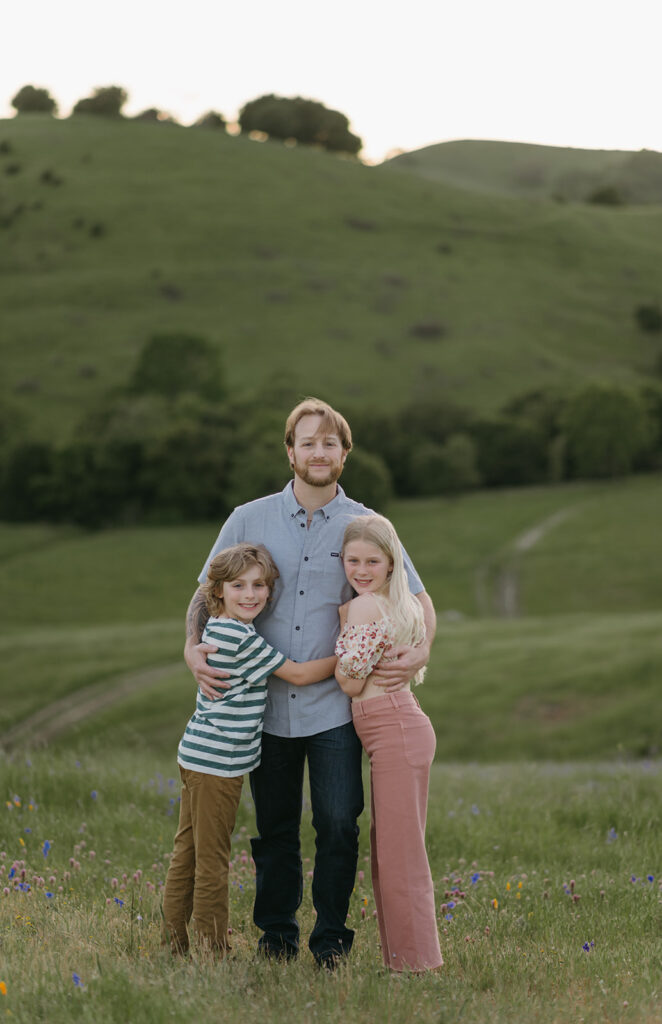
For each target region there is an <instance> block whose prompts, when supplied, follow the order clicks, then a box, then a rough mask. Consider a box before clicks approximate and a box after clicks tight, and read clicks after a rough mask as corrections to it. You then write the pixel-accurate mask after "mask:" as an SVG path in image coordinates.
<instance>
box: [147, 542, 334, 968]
mask: <svg viewBox="0 0 662 1024" xmlns="http://www.w3.org/2000/svg"><path fill="white" fill-rule="evenodd" d="M277 577H278V569H277V568H276V565H275V564H274V561H273V559H272V557H271V555H270V554H269V552H268V551H267V549H266V548H264V547H262V546H261V545H255V544H248V543H241V544H235V545H233V546H232V547H230V548H226V549H225V550H223V551H221V552H219V554H217V555H216V556H215V557H214V558H213V559H212V561H211V563H210V565H209V568H208V571H207V581H206V583H204V584H203V585H202V591H203V593H204V596H205V600H206V603H207V607H208V610H209V614H210V618H209V620H208V622H207V625H206V628H205V633H204V637H203V639H204V642H205V643H208V644H213V645H214V646H216V647H217V652H216V653H215V654H209V657H208V660H209V663H210V665H214V666H215V667H216V668H220V669H223V670H224V671H225V672H227V673H229V675H230V677H231V687H230V689H228V690H226V691H224V692H223V694H222V696H219V698H218V699H216V700H214V699H209V698H207V697H205V696H204V694H203V693H202V691H201V690H198V697H197V703H196V710H195V714H194V715H193V717H192V718H191V719H190V721H189V722H188V725H187V726H186V729H185V731H184V735H183V737H182V739H181V742H180V744H179V750H178V754H177V763H178V765H179V771H180V774H181V777H182V796H181V806H180V815H179V827H178V830H177V834H176V836H175V846H174V851H173V855H172V859H171V862H170V868H169V870H168V876H167V878H166V884H165V892H164V897H163V914H164V920H165V927H166V930H167V933H168V938H169V940H170V945H171V948H172V950H173V952H177V953H185V952H186V951H187V950H188V947H189V932H188V923H189V921H190V918H191V915H193V917H194V919H195V927H196V931H197V935H198V938H199V940H200V943H201V945H202V946H203V947H205V948H208V949H211V950H216V951H218V952H219V953H220V954H221V955H222V954H223V953H224V952H225V951H226V949H227V930H228V869H229V862H230V847H231V837H232V831H233V829H234V824H235V819H236V815H237V807H238V806H239V798H240V796H241V786H242V780H243V775H244V774H245V773H246V772H250V771H252V770H253V768H255V767H257V765H259V763H260V745H261V735H262V720H263V717H264V709H265V705H266V700H267V677H268V676H269V675H270V674H274V675H277V676H278V677H279V678H280V679H285V680H286V681H287V682H289V683H291V684H293V685H294V686H306V685H307V684H309V683H315V682H319V681H320V680H322V679H326V678H328V676H329V675H332V674H333V672H334V670H335V664H336V659H335V657H329V658H319V659H317V660H315V661H307V662H301V663H296V662H294V661H290V659H289V658H286V657H285V655H283V654H281V653H280V652H279V651H276V650H275V649H274V648H273V647H271V646H270V645H269V644H268V643H267V642H266V640H264V639H263V638H262V637H261V636H259V635H258V634H257V633H256V632H255V628H254V627H253V624H252V623H253V619H255V617H256V616H257V615H259V613H260V612H261V611H262V610H263V609H264V607H265V606H266V604H267V601H268V600H269V599H270V597H271V594H272V591H273V587H274V583H275V581H276V579H277Z"/></svg>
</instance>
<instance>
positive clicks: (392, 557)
mask: <svg viewBox="0 0 662 1024" xmlns="http://www.w3.org/2000/svg"><path fill="white" fill-rule="evenodd" d="M353 540H362V541H366V542H367V543H369V544H374V545H375V547H378V548H379V550H380V551H382V552H383V553H384V554H385V555H386V557H387V558H388V559H389V561H390V562H391V563H392V565H393V569H392V570H391V572H390V573H389V576H388V579H387V580H386V582H385V583H384V585H383V587H381V589H380V590H378V591H376V592H375V597H376V598H377V602H378V604H379V605H380V607H383V610H384V614H385V615H388V617H389V619H390V620H391V622H392V623H393V644H394V645H397V644H409V645H411V646H413V647H415V646H416V645H417V644H420V643H422V642H423V640H425V620H424V618H423V607H422V605H421V602H420V601H419V600H418V599H417V598H415V597H414V595H413V594H412V593H411V591H410V589H409V581H408V579H407V573H406V571H405V565H404V560H403V557H402V545H401V544H400V540H399V538H398V535H397V533H396V532H395V527H394V526H393V524H392V523H391V522H390V521H389V520H388V519H386V518H385V517H384V516H378V515H370V516H357V517H356V519H352V521H351V522H350V523H349V524H348V526H347V527H346V529H345V535H344V537H343V542H342V550H341V556H342V557H343V558H344V557H345V548H346V547H347V545H348V544H350V543H351V542H352V541H353ZM424 675H425V668H422V669H420V670H419V671H418V672H417V673H416V675H415V677H414V682H415V683H422V682H423V676H424Z"/></svg>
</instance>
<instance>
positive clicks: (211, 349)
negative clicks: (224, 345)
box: [129, 332, 225, 402]
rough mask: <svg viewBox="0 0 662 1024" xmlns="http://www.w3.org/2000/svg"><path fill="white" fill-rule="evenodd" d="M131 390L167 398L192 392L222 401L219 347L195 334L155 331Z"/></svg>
mask: <svg viewBox="0 0 662 1024" xmlns="http://www.w3.org/2000/svg"><path fill="white" fill-rule="evenodd" d="M129 391H131V392H133V393H134V394H138V395H141V394H150V393H153V394H157V395H163V396H164V397H165V398H174V397H175V396H177V395H180V394H183V393H186V392H189V393H191V394H195V395H199V396H200V397H201V398H205V399H207V400H208V401H210V402H214V401H217V402H218V401H220V400H221V399H222V398H223V396H224V394H225V383H224V379H223V372H222V369H221V359H220V353H219V351H218V348H217V347H216V346H215V345H213V344H212V343H211V342H210V341H208V340H207V339H206V338H202V337H198V336H197V335H194V334H185V333H183V332H181V333H172V334H155V335H153V337H151V338H150V339H149V341H148V342H147V343H146V344H145V345H143V347H142V349H141V350H140V353H139V355H138V360H137V362H136V366H135V368H134V370H133V373H132V374H131V377H130V380H129Z"/></svg>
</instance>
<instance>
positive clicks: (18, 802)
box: [14, 795, 21, 807]
mask: <svg viewBox="0 0 662 1024" xmlns="http://www.w3.org/2000/svg"><path fill="white" fill-rule="evenodd" d="M14 806H15V807H20V806H21V798H20V796H16V795H14Z"/></svg>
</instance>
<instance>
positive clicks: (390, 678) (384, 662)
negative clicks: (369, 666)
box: [370, 643, 430, 693]
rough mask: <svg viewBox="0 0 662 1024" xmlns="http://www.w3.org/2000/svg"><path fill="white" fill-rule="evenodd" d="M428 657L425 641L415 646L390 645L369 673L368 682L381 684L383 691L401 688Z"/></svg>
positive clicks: (428, 651) (388, 691) (426, 661)
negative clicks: (386, 652)
mask: <svg viewBox="0 0 662 1024" xmlns="http://www.w3.org/2000/svg"><path fill="white" fill-rule="evenodd" d="M429 659H430V648H429V647H428V645H427V644H426V643H423V644H419V645H418V646H417V647H407V646H406V645H405V644H402V645H401V646H399V647H392V648H391V649H390V650H389V652H388V654H387V655H386V656H385V657H383V658H381V660H380V661H378V662H377V664H376V665H375V667H374V669H373V670H372V672H371V674H370V682H371V683H374V684H375V686H381V687H382V688H383V690H384V693H395V692H396V691H397V690H402V689H403V688H404V687H405V686H406V685H407V683H408V682H409V681H410V680H411V679H413V678H414V676H415V675H416V673H417V672H418V670H419V669H420V668H423V666H424V665H427V663H428V661H429Z"/></svg>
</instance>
